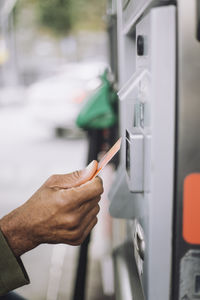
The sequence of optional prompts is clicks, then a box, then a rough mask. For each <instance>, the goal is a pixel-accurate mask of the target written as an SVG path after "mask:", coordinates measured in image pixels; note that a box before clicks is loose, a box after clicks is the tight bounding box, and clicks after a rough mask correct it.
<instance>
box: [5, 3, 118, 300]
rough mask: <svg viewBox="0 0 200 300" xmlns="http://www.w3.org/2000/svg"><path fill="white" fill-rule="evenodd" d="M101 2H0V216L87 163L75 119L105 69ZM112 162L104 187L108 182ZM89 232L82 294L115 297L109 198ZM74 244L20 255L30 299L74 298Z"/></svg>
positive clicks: (94, 299)
mask: <svg viewBox="0 0 200 300" xmlns="http://www.w3.org/2000/svg"><path fill="white" fill-rule="evenodd" d="M106 9H107V8H106V1H105V0H101V1H99V0H76V1H73V0H18V1H17V0H1V1H0V140H1V141H0V145H1V146H0V148H1V151H0V165H1V168H0V199H1V200H0V201H1V210H0V217H1V216H3V215H5V214H6V213H8V212H9V211H11V210H12V209H14V208H15V207H17V206H19V205H21V204H22V203H24V202H25V201H26V200H27V199H28V198H29V197H30V196H31V195H32V194H33V193H34V191H35V190H36V189H37V188H38V187H39V186H40V185H41V184H42V183H43V182H44V181H45V180H46V179H47V177H49V176H50V175H51V174H54V173H57V174H58V173H68V172H71V171H74V170H76V169H81V168H84V167H85V165H86V163H87V157H88V142H87V135H86V133H85V131H82V130H81V129H79V128H77V127H76V125H75V120H76V118H77V115H78V113H79V111H80V110H81V108H82V107H83V105H84V103H85V102H86V101H87V99H88V98H89V97H90V95H92V93H94V91H95V90H96V89H97V88H98V87H99V86H100V84H101V81H100V79H99V75H100V74H102V73H103V71H104V70H105V68H106V67H107V66H108V55H107V52H108V51H107V46H108V37H107V25H106V18H105V15H106ZM112 172H113V171H112V167H108V168H107V170H106V171H105V173H104V176H107V177H108V178H109V180H107V183H106V186H105V190H106V191H107V185H108V186H109V184H110V182H111V180H112ZM101 206H102V210H101V213H100V215H99V223H98V225H97V227H96V229H95V231H94V233H93V235H92V243H91V247H90V252H89V258H90V259H89V277H88V281H87V290H86V299H87V300H97V299H114V295H113V290H114V288H113V278H112V265H111V262H110V256H109V253H110V238H109V235H110V234H111V228H110V220H109V216H108V212H107V211H108V209H107V199H106V196H104V197H103V200H102V202H101ZM78 251H79V248H78V247H70V246H66V245H56V246H53V245H42V246H39V247H38V248H36V249H34V250H33V251H31V252H29V253H27V254H25V255H24V256H23V257H22V259H23V262H24V264H25V267H26V269H27V272H28V274H29V276H30V280H31V285H28V286H25V287H22V288H20V289H18V290H17V293H19V294H20V295H22V296H24V297H25V298H27V299H30V300H37V299H38V300H42V299H47V300H50V299H52V300H56V299H60V300H62V299H71V297H72V294H73V288H74V279H75V271H76V265H77V255H78Z"/></svg>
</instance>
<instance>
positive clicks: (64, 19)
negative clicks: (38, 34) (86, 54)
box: [16, 0, 106, 35]
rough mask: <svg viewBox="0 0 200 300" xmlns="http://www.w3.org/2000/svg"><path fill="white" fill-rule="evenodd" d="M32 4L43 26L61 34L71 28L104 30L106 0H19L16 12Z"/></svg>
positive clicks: (32, 8)
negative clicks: (103, 18)
mask: <svg viewBox="0 0 200 300" xmlns="http://www.w3.org/2000/svg"><path fill="white" fill-rule="evenodd" d="M27 6H30V7H31V10H32V11H34V13H35V16H36V19H37V21H38V23H39V24H40V25H42V27H43V28H46V29H49V30H50V32H52V33H54V34H56V35H57V34H59V35H66V34H67V33H68V32H69V31H70V30H75V31H76V30H80V29H86V30H102V29H104V22H103V20H102V16H103V15H104V14H105V11H106V0H18V2H17V7H16V13H17V15H19V18H20V11H21V9H22V8H24V7H27Z"/></svg>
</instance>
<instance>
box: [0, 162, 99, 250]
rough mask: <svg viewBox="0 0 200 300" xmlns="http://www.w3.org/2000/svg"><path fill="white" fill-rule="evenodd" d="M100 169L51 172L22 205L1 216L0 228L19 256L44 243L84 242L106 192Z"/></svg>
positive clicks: (89, 168) (92, 164) (92, 166)
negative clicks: (52, 173)
mask: <svg viewBox="0 0 200 300" xmlns="http://www.w3.org/2000/svg"><path fill="white" fill-rule="evenodd" d="M96 169H97V162H96V161H93V162H92V163H91V164H90V165H89V166H88V167H87V168H86V169H84V170H82V171H76V172H73V173H71V174H66V175H53V176H51V177H50V178H49V179H48V180H47V181H46V182H45V183H44V184H43V185H42V186H41V187H40V189H39V190H38V191H37V192H36V193H35V194H34V195H33V196H32V197H31V198H30V199H29V200H28V201H27V202H26V203H24V204H23V205H22V206H20V207H19V208H17V209H15V210H14V211H12V212H11V213H10V214H8V215H7V216H5V217H3V218H2V219H1V220H0V228H1V230H2V232H3V234H4V236H5V237H6V239H7V241H8V244H9V245H10V247H11V249H12V250H13V252H14V254H15V255H16V256H20V255H22V254H23V253H25V252H27V251H29V250H31V249H33V248H35V247H36V246H38V245H39V244H42V243H50V244H56V243H65V244H70V245H79V244H81V243H82V242H83V241H84V239H85V238H86V236H87V235H88V234H89V232H90V231H91V230H92V228H93V227H94V226H95V224H96V223H97V217H96V216H97V214H98V212H99V205H98V202H99V200H100V195H101V194H102V193H103V186H102V181H101V179H100V178H98V177H97V178H95V179H92V180H90V179H91V178H92V177H93V175H94V174H95V171H96Z"/></svg>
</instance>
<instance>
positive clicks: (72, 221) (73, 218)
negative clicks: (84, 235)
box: [69, 216, 80, 228]
mask: <svg viewBox="0 0 200 300" xmlns="http://www.w3.org/2000/svg"><path fill="white" fill-rule="evenodd" d="M79 224H80V217H79V216H71V217H70V218H69V227H70V228H74V227H77V226H78V225H79Z"/></svg>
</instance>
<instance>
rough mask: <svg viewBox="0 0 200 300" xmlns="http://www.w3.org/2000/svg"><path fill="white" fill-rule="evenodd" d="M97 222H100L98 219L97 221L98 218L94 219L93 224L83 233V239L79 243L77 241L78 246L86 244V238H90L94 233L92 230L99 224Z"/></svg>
mask: <svg viewBox="0 0 200 300" xmlns="http://www.w3.org/2000/svg"><path fill="white" fill-rule="evenodd" d="M97 222H98V219H97V217H96V218H94V219H93V220H92V222H91V223H90V224H89V225H88V226H87V228H86V229H85V231H84V232H83V235H82V237H81V238H80V239H79V240H78V241H76V245H80V244H82V243H83V242H84V240H85V239H86V237H87V236H88V234H89V233H90V232H91V231H92V229H93V228H94V226H95V225H96V224H97Z"/></svg>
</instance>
